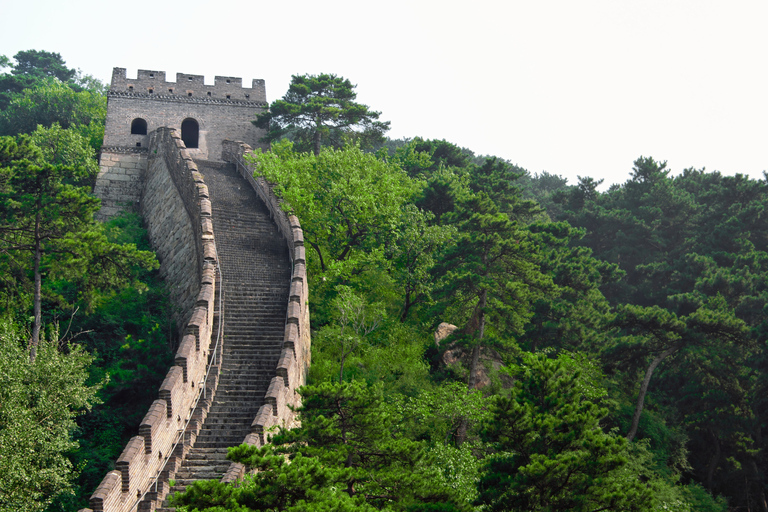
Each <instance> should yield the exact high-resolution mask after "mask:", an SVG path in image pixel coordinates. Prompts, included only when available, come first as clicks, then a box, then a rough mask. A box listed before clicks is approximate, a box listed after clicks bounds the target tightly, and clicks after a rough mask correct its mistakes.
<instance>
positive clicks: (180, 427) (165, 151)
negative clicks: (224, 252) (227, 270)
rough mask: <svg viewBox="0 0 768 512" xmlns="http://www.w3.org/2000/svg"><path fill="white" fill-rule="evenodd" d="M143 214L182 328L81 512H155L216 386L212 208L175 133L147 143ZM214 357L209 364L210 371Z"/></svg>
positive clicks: (164, 133)
mask: <svg viewBox="0 0 768 512" xmlns="http://www.w3.org/2000/svg"><path fill="white" fill-rule="evenodd" d="M141 206H142V214H143V215H144V218H145V221H146V223H147V230H148V233H149V236H150V240H151V241H152V243H153V246H154V247H155V250H156V251H157V253H158V256H159V259H160V260H161V274H162V275H163V276H164V278H165V279H166V282H168V283H169V284H170V285H171V288H172V299H173V300H174V303H175V304H176V305H177V307H180V308H181V310H182V311H185V312H184V313H183V315H184V317H185V318H186V322H185V323H184V324H183V325H184V330H183V337H182V340H181V343H180V345H179V348H178V350H177V352H176V357H175V364H174V366H172V367H171V369H170V370H168V374H167V375H166V377H165V380H164V381H163V383H162V385H161V386H160V390H159V393H158V395H159V399H158V400H155V401H154V402H153V404H152V406H151V407H150V409H149V412H147V414H146V416H144V419H143V420H142V422H141V425H140V426H139V435H137V436H135V437H133V438H131V440H130V441H129V442H128V445H127V446H126V447H125V449H124V450H123V452H122V454H121V455H120V457H119V458H118V459H117V462H116V463H115V470H114V471H111V472H109V473H108V474H107V476H106V477H105V478H104V480H102V482H101V485H99V487H98V488H97V489H96V491H95V492H94V493H93V495H92V496H91V499H90V507H91V509H84V511H81V512H85V511H88V510H93V511H95V512H99V511H106V512H128V511H133V510H137V509H138V510H154V508H155V507H156V506H157V504H158V503H159V502H161V501H162V500H163V498H164V497H165V495H166V494H167V493H168V489H169V485H168V481H169V479H171V478H173V476H174V474H175V472H176V471H177V470H178V468H179V467H180V465H181V462H182V460H183V459H184V456H185V455H186V453H187V451H188V450H189V448H190V447H191V446H192V444H193V443H194V440H195V437H196V436H197V435H198V433H199V431H200V428H201V427H202V425H203V422H204V420H205V417H206V415H207V414H208V410H209V408H210V405H211V403H212V401H213V396H214V394H215V391H216V386H217V384H218V366H217V365H216V363H217V358H216V357H215V355H216V354H215V353H216V351H217V349H218V340H219V338H220V332H217V333H212V324H213V320H214V296H215V292H216V286H217V275H216V274H217V268H218V258H217V255H216V246H215V241H214V236H213V228H212V222H211V203H210V200H209V196H208V187H207V186H206V185H205V182H204V181H203V176H202V174H200V173H199V172H198V170H197V166H196V165H195V163H194V162H193V161H192V159H191V158H190V157H189V156H188V154H187V152H186V148H185V147H184V143H183V142H182V141H181V139H180V137H179V136H178V135H177V134H176V133H175V132H174V131H173V130H170V129H167V128H161V129H158V130H157V131H156V132H153V133H152V135H151V144H150V159H149V165H148V168H147V175H146V176H145V177H144V191H143V195H142V205H141ZM174 290H175V291H174ZM212 334H213V336H212ZM212 339H213V344H212ZM211 351H213V352H214V357H212V358H211V364H210V365H208V359H209V357H208V355H209V352H211Z"/></svg>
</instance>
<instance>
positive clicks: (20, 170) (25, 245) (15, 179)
mask: <svg viewBox="0 0 768 512" xmlns="http://www.w3.org/2000/svg"><path fill="white" fill-rule="evenodd" d="M29 146H30V144H29V142H28V139H27V138H26V137H23V138H22V139H21V143H20V144H16V142H15V141H14V140H13V139H10V138H3V139H2V142H0V152H2V153H5V157H3V158H0V165H2V167H0V179H1V180H2V182H3V184H4V187H3V189H2V191H0V250H1V251H2V252H3V253H5V254H12V255H16V257H15V258H14V260H15V261H17V262H19V261H21V260H23V259H24V255H26V256H27V257H28V258H29V259H31V260H32V261H31V265H28V266H25V268H28V269H29V270H30V273H31V274H32V276H33V278H32V279H33V290H32V294H33V310H34V312H33V315H34V316H33V325H32V334H31V336H30V341H29V353H30V359H31V360H32V361H34V359H35V356H36V352H37V345H38V342H39V340H40V328H41V326H42V294H43V287H42V282H43V275H44V274H47V275H48V277H49V278H50V277H53V276H55V275H59V276H62V277H72V276H77V277H78V278H79V280H80V285H81V289H80V294H81V296H82V297H84V298H87V296H88V294H89V292H90V291H92V290H93V289H95V288H97V287H100V286H107V287H110V286H114V285H115V284H117V283H124V282H126V281H129V280H130V279H131V278H132V272H131V270H132V268H133V267H134V266H135V265H140V266H143V267H145V268H153V267H156V266H157V261H156V259H155V257H154V255H153V254H151V253H149V252H146V251H138V250H137V249H136V246H135V245H130V244H128V245H118V244H112V243H109V242H108V240H107V238H106V236H105V235H104V233H103V230H102V229H101V226H100V225H99V224H98V223H96V221H95V220H94V219H93V214H94V212H95V211H96V210H97V209H98V208H99V200H98V199H96V198H95V197H93V196H91V195H90V194H89V189H88V188H87V187H82V186H78V183H79V182H80V181H81V180H83V179H84V178H86V177H87V175H88V173H87V170H86V169H85V168H82V167H69V166H63V165H56V164H50V163H48V162H46V161H45V160H44V159H43V158H41V157H40V151H39V149H37V148H35V149H36V151H33V150H31V149H30V147H29ZM30 157H32V158H31V159H30ZM22 266H24V265H23V264H22ZM86 302H87V300H86Z"/></svg>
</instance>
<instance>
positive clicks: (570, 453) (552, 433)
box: [478, 355, 654, 512]
mask: <svg viewBox="0 0 768 512" xmlns="http://www.w3.org/2000/svg"><path fill="white" fill-rule="evenodd" d="M569 366H571V365H569V364H566V363H565V362H564V361H563V360H561V359H547V358H546V356H543V355H527V356H525V357H524V358H523V361H522V364H521V365H520V366H519V367H517V368H516V369H515V370H514V371H513V374H514V376H515V378H516V382H515V387H514V388H513V390H512V393H511V395H510V396H508V397H503V396H500V397H498V398H497V399H496V402H495V404H494V405H493V407H492V409H491V413H492V416H493V419H492V420H491V421H490V422H489V423H488V424H487V427H486V429H485V431H484V437H485V438H486V439H487V440H488V441H489V442H490V443H491V445H492V447H493V449H494V451H495V453H494V454H493V455H491V456H490V457H488V459H487V460H486V462H485V464H484V470H483V473H482V476H481V478H480V485H479V489H480V497H479V499H478V503H480V504H482V505H484V506H485V507H486V509H487V510H492V511H497V510H498V511H506V510H509V511H513V510H515V511H516V510H520V511H522V510H525V511H554V510H569V511H585V512H586V511H595V510H616V511H641V510H648V511H650V510H653V505H654V504H653V497H652V492H651V490H650V489H648V488H647V487H646V486H645V485H644V483H643V482H642V481H641V480H640V478H638V475H636V474H634V475H633V474H631V473H628V472H625V471H622V469H623V468H624V467H625V465H626V464H627V458H626V441H625V440H624V439H623V438H621V437H620V436H617V435H613V434H606V433H605V432H603V429H602V428H601V425H600V421H601V420H602V419H603V418H604V417H605V416H606V414H607V412H608V411H607V410H606V409H603V408H601V407H599V406H598V405H596V404H595V401H594V400H595V397H592V398H589V397H588V396H585V392H584V390H585V389H591V386H585V383H584V378H583V376H582V375H581V374H580V372H579V371H578V370H574V369H573V368H572V367H570V368H569Z"/></svg>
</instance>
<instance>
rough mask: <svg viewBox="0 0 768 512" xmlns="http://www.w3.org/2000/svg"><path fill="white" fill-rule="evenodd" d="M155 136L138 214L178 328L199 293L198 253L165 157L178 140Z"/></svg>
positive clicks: (165, 134) (163, 134) (161, 134)
mask: <svg viewBox="0 0 768 512" xmlns="http://www.w3.org/2000/svg"><path fill="white" fill-rule="evenodd" d="M155 136H157V137H158V139H159V140H157V141H156V142H158V143H159V144H155V145H153V146H152V148H153V151H154V150H155V148H157V151H158V152H157V153H152V156H151V158H149V163H148V166H147V171H146V176H145V181H144V183H143V185H144V187H143V192H144V193H143V195H142V198H141V214H142V216H143V218H144V224H145V226H146V228H147V234H148V236H149V241H150V243H151V244H152V247H153V248H154V249H155V251H156V252H157V256H158V259H159V260H160V275H161V276H162V277H163V279H164V280H165V282H166V283H167V284H168V287H169V291H170V295H171V301H172V303H173V305H174V306H175V309H176V311H175V313H174V319H175V320H176V322H177V324H178V325H179V326H181V325H183V324H184V322H185V321H186V320H187V319H188V318H189V316H190V315H191V311H192V306H193V304H194V301H195V297H196V296H197V294H198V292H199V291H200V271H201V269H202V261H201V259H202V254H201V251H200V250H199V244H198V241H199V237H196V236H195V229H194V227H193V222H195V220H196V219H194V218H191V216H190V214H189V211H188V209H187V207H186V206H185V203H184V200H183V198H182V195H181V194H180V193H179V187H178V186H177V184H176V183H175V182H174V180H173V175H172V173H171V172H170V168H171V167H172V166H171V165H169V162H168V160H169V159H168V158H167V157H166V152H167V151H168V150H169V149H175V140H178V139H171V138H170V131H169V130H161V131H159V133H158V134H157V135H155V134H153V137H155ZM170 145H173V147H170ZM179 153H180V152H179ZM172 163H176V162H172ZM198 224H199V222H198Z"/></svg>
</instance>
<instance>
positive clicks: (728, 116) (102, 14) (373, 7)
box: [0, 0, 768, 185]
mask: <svg viewBox="0 0 768 512" xmlns="http://www.w3.org/2000/svg"><path fill="white" fill-rule="evenodd" d="M3 4H4V5H3V6H2V9H0V12H2V21H0V54H3V55H6V56H8V57H11V56H13V55H14V54H15V53H16V52H17V51H19V50H29V49H36V50H47V51H53V52H59V53H60V54H61V55H62V57H63V58H64V59H65V60H66V62H67V64H68V65H69V66H70V67H74V68H80V69H81V70H82V71H83V72H84V73H88V74H92V75H94V76H96V77H97V78H99V79H101V80H104V81H106V82H108V81H109V79H110V77H111V70H112V67H124V68H127V69H128V76H129V77H135V76H136V71H137V70H138V69H139V68H141V69H150V70H157V71H166V72H167V73H168V77H169V78H171V79H172V77H174V76H175V73H176V72H184V73H194V74H201V75H205V76H206V83H213V77H214V75H226V76H240V77H243V79H244V83H250V80H251V79H253V78H263V79H265V80H266V85H267V98H268V100H269V101H273V100H275V99H278V98H280V97H282V96H283V94H284V93H285V92H286V90H287V88H288V83H289V82H290V77H291V75H292V74H304V73H312V74H317V73H335V74H338V75H342V76H344V77H346V78H349V79H350V80H351V81H352V82H353V83H355V84H357V85H358V87H357V92H358V101H360V102H362V103H365V104H367V105H369V106H370V107H371V108H373V109H374V110H379V111H381V112H382V119H383V120H389V121H391V122H392V129H391V131H390V133H389V135H390V136H391V137H393V138H398V137H413V136H421V137H425V138H434V139H446V140H448V141H450V142H453V143H455V144H458V145H460V146H464V147H467V148H469V149H471V150H473V151H474V152H475V153H477V154H492V155H496V156H500V157H503V158H506V159H508V160H510V161H511V162H513V163H516V164H518V165H520V166H521V167H524V168H526V169H528V170H529V171H530V172H532V173H536V172H541V171H548V172H551V173H555V174H560V175H563V176H565V177H567V178H568V179H569V183H575V182H576V176H577V175H581V176H591V177H593V178H596V179H605V184H606V185H607V184H610V183H621V182H623V181H625V180H626V179H627V177H628V175H629V172H630V171H631V168H632V162H633V161H634V160H635V159H636V158H637V157H639V156H641V155H642V156H652V157H653V158H655V159H657V160H667V161H668V163H669V167H670V168H671V169H672V171H673V173H678V172H680V171H682V170H683V169H684V168H687V167H696V168H701V167H706V168H707V169H708V170H719V171H721V172H723V173H725V174H735V173H742V174H749V175H750V176H752V177H754V178H761V177H762V171H763V170H768V123H767V122H766V121H767V120H768V87H767V86H768V83H767V82H768V80H767V79H768V58H766V57H768V27H766V25H767V24H768V2H765V1H762V0H752V1H742V0H730V1H727V2H726V1H725V0H723V1H712V0H692V1H688V0H581V1H574V0H525V1H517V0H514V1H503V0H495V1H488V0H472V1H467V0H465V1H462V2H458V1H454V0H441V1H432V0H405V1H403V0H389V1H386V2H365V1H362V0H356V1H344V0H325V1H317V0H312V1H307V0H295V1H292V0H281V1H278V0H272V1H269V2H267V1H264V0H252V1H249V2H243V1H240V0H230V1H226V0H206V1H203V0H186V1H184V0H176V1H174V2H168V1H164V0H157V1H154V0H150V1H136V2H114V1H104V0H102V1H96V0H66V1H62V0H55V1H53V0H51V1H48V0H28V1H24V2H22V1H10V0H7V1H5V2H3Z"/></svg>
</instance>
